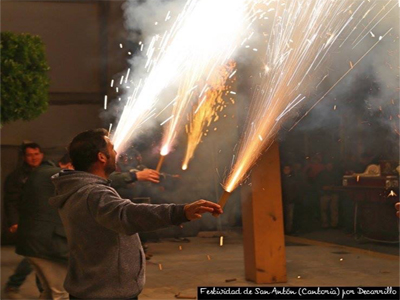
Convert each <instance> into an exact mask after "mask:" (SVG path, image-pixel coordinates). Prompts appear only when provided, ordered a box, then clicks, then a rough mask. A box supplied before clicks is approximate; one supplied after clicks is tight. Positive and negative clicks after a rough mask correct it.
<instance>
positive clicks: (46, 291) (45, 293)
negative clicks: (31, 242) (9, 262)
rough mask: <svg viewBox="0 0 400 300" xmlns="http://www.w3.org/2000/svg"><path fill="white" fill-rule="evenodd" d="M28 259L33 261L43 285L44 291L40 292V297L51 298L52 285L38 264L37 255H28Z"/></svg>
mask: <svg viewBox="0 0 400 300" xmlns="http://www.w3.org/2000/svg"><path fill="white" fill-rule="evenodd" d="M27 259H28V261H29V262H30V263H31V265H32V267H33V269H34V270H35V273H36V276H37V277H38V278H39V280H40V283H41V285H42V288H43V291H42V292H41V293H40V296H39V299H51V291H50V287H49V285H48V283H47V281H46V278H45V276H44V275H43V272H42V270H41V268H40V267H39V266H38V265H37V264H36V261H35V259H36V258H35V257H27Z"/></svg>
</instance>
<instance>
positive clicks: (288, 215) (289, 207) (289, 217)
mask: <svg viewBox="0 0 400 300" xmlns="http://www.w3.org/2000/svg"><path fill="white" fill-rule="evenodd" d="M298 191H299V188H298V186H297V181H296V179H295V177H294V175H293V171H292V167H291V166H290V165H289V164H285V165H284V167H283V169H282V200H283V207H284V213H285V214H284V217H285V233H292V231H293V214H294V210H295V200H296V198H297V197H298Z"/></svg>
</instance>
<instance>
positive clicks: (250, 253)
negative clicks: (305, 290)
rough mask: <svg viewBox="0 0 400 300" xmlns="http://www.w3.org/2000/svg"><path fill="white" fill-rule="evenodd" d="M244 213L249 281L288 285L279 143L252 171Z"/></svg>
mask: <svg viewBox="0 0 400 300" xmlns="http://www.w3.org/2000/svg"><path fill="white" fill-rule="evenodd" d="M242 213H243V245H244V260H245V275H246V279H247V280H250V281H254V282H256V283H278V282H286V281H287V279H286V255H285V236H284V230H283V210H282V191H281V175H280V163H279V146H278V144H277V143H275V144H273V145H272V146H271V147H270V148H269V150H268V151H267V152H266V153H265V154H264V155H263V157H262V158H261V159H260V160H259V161H258V163H257V165H256V166H255V167H254V168H253V172H252V185H251V187H244V188H243V189H242Z"/></svg>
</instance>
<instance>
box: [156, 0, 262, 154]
mask: <svg viewBox="0 0 400 300" xmlns="http://www.w3.org/2000/svg"><path fill="white" fill-rule="evenodd" d="M253 3H254V0H250V1H249V0H219V1H212V0H201V1H198V2H197V5H196V7H195V9H194V10H193V14H192V16H191V19H190V22H188V26H187V27H186V28H184V30H185V31H186V30H188V31H189V34H188V36H189V40H185V41H184V43H185V44H189V46H190V45H193V47H191V49H189V51H188V53H182V54H176V55H178V56H186V61H185V62H184V65H183V71H182V75H183V76H182V80H180V82H179V89H178V92H177V98H176V102H175V104H174V106H173V109H172V115H173V116H174V117H173V118H172V120H171V121H170V122H169V123H168V124H167V126H166V127H165V131H164V135H163V140H162V149H164V153H167V154H168V153H169V152H170V151H171V148H172V146H173V145H174V142H175V138H176V137H177V133H178V131H179V130H180V129H181V128H182V127H183V123H184V121H185V118H184V117H185V115H186V114H187V111H188V108H189V106H190V104H191V103H192V101H193V100H194V99H196V98H197V97H196V94H198V93H200V94H199V96H198V97H199V98H200V99H204V101H203V102H205V99H207V97H208V96H209V95H210V94H209V93H206V92H205V91H206V90H207V88H209V83H208V82H209V81H210V78H212V76H213V74H215V73H216V72H218V69H219V68H220V67H222V66H225V65H226V64H227V62H228V61H229V59H230V58H231V57H232V56H233V54H234V53H235V51H236V49H237V48H238V47H240V44H241V42H242V41H243V39H244V37H245V35H246V34H248V28H249V26H250V25H251V23H252V22H253V21H254V15H255V13H254V12H252V10H251V8H252V7H251V4H253ZM204 18H206V19H207V21H206V22H204ZM199 24H201V25H199ZM192 41H193V42H192ZM182 48H184V47H183V46H182ZM186 48H188V46H186ZM204 93H206V94H205V96H204V95H203V94H204ZM202 97H203V98H202Z"/></svg>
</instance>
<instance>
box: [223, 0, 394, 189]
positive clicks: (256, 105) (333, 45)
mask: <svg viewBox="0 0 400 300" xmlns="http://www.w3.org/2000/svg"><path fill="white" fill-rule="evenodd" d="M390 2H391V3H390V5H387V2H385V3H384V4H386V5H385V6H387V7H385V9H384V10H386V11H385V12H384V13H388V11H390V10H392V9H394V8H395V7H396V6H397V1H390ZM264 4H265V12H264V13H263V15H264V16H265V17H266V18H268V19H269V20H271V22H272V24H271V23H270V25H269V26H270V30H269V33H268V34H267V40H266V50H265V58H264V66H265V67H264V72H263V75H262V78H261V83H260V85H259V86H258V87H257V89H256V92H255V94H254V96H253V99H252V103H251V106H250V113H249V117H248V119H247V123H246V126H245V131H244V134H243V136H242V138H241V140H240V143H239V150H238V154H237V158H236V161H235V163H234V165H233V167H232V169H231V171H230V173H229V175H228V177H227V180H226V181H225V183H224V188H225V190H226V191H227V192H232V191H233V190H234V189H235V188H236V187H237V186H238V185H239V184H240V183H241V181H242V180H243V179H244V178H245V176H246V174H247V172H248V171H249V169H250V168H251V167H252V165H253V164H254V163H255V162H256V160H257V159H258V158H259V156H260V155H261V153H262V152H263V151H264V150H265V149H268V148H269V147H270V146H271V144H272V143H273V141H274V138H275V136H276V134H277V132H278V130H279V128H280V124H281V123H282V121H283V120H284V119H285V117H287V116H288V115H289V113H290V112H291V111H292V110H293V109H295V108H297V106H299V105H301V104H302V102H303V101H304V100H305V99H307V98H308V91H309V90H310V89H311V87H313V86H315V85H316V84H315V82H318V80H317V78H318V77H321V78H322V76H321V71H322V70H326V69H327V67H328V65H329V63H330V61H331V56H332V54H333V53H335V52H337V51H338V49H339V48H340V47H342V46H343V43H342V42H343V41H346V40H348V39H349V40H351V38H350V35H353V34H356V33H357V32H358V31H357V26H359V25H360V24H359V23H360V20H362V19H364V20H365V21H368V20H367V18H366V16H367V15H368V16H372V19H374V18H375V19H377V20H378V21H379V22H380V20H381V19H380V18H379V17H376V14H375V15H374V13H373V11H375V10H377V9H378V10H379V7H378V6H379V5H382V3H379V1H371V2H370V1H353V0H351V1H350V0H344V1H342V0H340V1H339V0H333V1H319V0H291V1H283V0H276V1H265V2H264ZM377 14H383V11H382V10H380V11H379V12H378V13H377ZM375 25H376V24H375V23H374V22H370V24H368V26H370V28H372V27H374V26H375ZM359 27H360V28H362V31H363V32H369V30H368V29H365V27H364V26H359ZM365 37H367V35H365ZM365 37H364V38H365ZM357 38H358V40H357V39H356V40H357V42H358V43H359V42H360V41H361V40H360V38H359V37H357ZM382 38H383V37H382V36H381V37H377V38H376V39H377V40H378V42H379V40H381V39H382ZM373 47H374V46H372V47H371V48H373ZM370 50H371V49H369V50H368V51H366V52H365V53H367V52H369V51H370ZM362 57H363V56H362ZM353 67H354V66H353ZM325 76H326V75H325ZM342 78H343V77H342ZM337 83H338V82H337ZM337 83H336V84H337ZM336 84H335V85H336Z"/></svg>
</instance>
